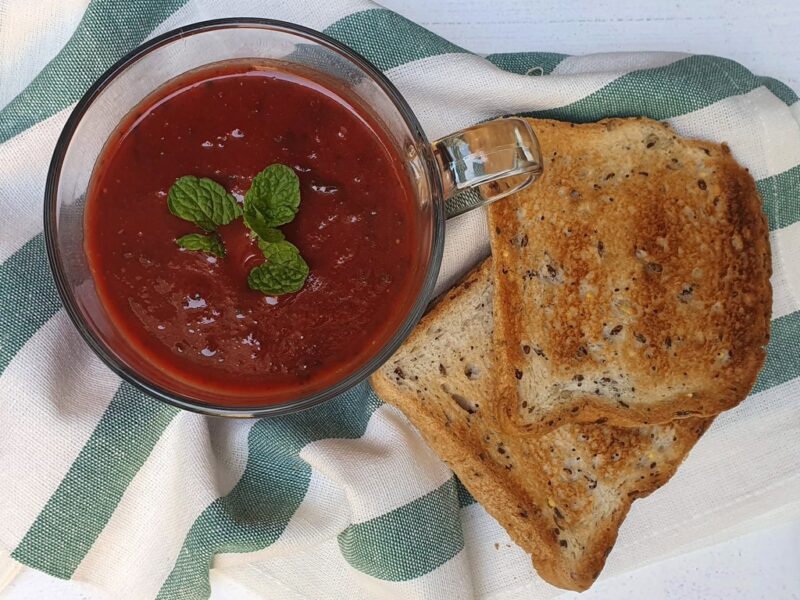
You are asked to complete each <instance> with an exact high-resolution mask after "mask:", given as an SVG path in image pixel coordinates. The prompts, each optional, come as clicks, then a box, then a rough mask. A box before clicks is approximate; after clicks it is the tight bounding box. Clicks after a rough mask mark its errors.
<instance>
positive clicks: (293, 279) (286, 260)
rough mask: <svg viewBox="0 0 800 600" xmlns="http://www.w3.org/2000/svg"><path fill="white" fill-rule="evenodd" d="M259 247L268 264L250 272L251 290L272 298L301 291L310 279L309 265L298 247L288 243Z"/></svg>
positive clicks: (268, 244)
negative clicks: (308, 278) (307, 279)
mask: <svg viewBox="0 0 800 600" xmlns="http://www.w3.org/2000/svg"><path fill="white" fill-rule="evenodd" d="M259 246H261V249H262V251H263V252H264V257H265V258H266V259H267V262H265V263H264V264H262V265H259V266H257V267H256V268H254V269H253V270H252V271H250V275H248V276H247V284H248V285H249V286H250V288H251V289H254V290H257V291H259V292H262V293H264V294H268V295H270V296H279V295H281V294H290V293H292V292H297V291H299V290H300V289H301V288H302V287H303V284H304V283H305V282H306V278H307V277H308V265H307V264H306V261H304V260H303V257H301V256H300V251H299V250H298V249H297V247H296V246H295V245H294V244H291V243H289V242H287V241H282V242H275V243H272V244H270V243H267V244H264V245H263V246H262V245H261V244H259Z"/></svg>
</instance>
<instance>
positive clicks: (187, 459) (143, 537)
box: [73, 412, 256, 599]
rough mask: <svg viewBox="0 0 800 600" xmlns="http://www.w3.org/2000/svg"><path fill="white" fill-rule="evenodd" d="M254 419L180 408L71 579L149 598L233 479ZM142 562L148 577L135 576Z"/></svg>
mask: <svg viewBox="0 0 800 600" xmlns="http://www.w3.org/2000/svg"><path fill="white" fill-rule="evenodd" d="M255 423H256V421H255V420H254V419H251V420H246V421H243V420H238V419H237V420H234V419H229V420H225V419H206V418H203V417H201V416H199V415H196V414H194V413H189V412H180V413H179V414H178V415H177V416H176V417H175V418H174V419H173V420H172V421H171V422H170V424H169V425H168V426H167V428H166V430H165V431H164V433H163V434H162V435H161V438H160V439H159V440H158V442H157V443H156V445H155V446H154V448H153V451H152V453H151V454H150V456H149V458H148V459H147V461H146V462H145V463H144V465H143V466H142V468H141V469H140V470H139V472H138V473H137V474H136V476H135V477H134V478H133V480H132V481H131V483H130V485H129V486H128V488H127V489H126V490H125V493H124V495H123V496H122V499H121V501H120V503H119V505H117V508H116V509H115V511H114V513H113V515H112V516H111V519H109V521H108V524H107V525H106V527H105V528H104V529H103V531H102V532H101V534H100V536H99V537H98V538H97V540H96V541H95V543H94V544H93V545H92V548H91V549H90V550H89V553H88V554H87V555H86V556H85V557H84V559H83V561H82V562H81V564H80V565H79V566H78V568H77V570H76V571H75V574H74V575H73V578H74V579H78V580H84V581H91V582H92V583H93V584H94V585H97V586H99V587H100V588H102V589H103V590H105V591H107V592H109V593H110V594H111V596H112V597H114V598H132V599H133V598H153V597H155V596H156V595H157V594H158V591H159V589H160V587H161V584H162V583H163V582H164V580H165V579H166V578H167V577H168V576H169V574H170V571H172V568H173V566H174V564H175V561H176V559H177V557H178V554H179V553H180V551H181V548H182V546H183V541H184V539H185V538H186V534H187V533H188V531H189V529H190V528H191V526H192V524H193V523H194V522H195V520H196V519H197V517H198V516H200V514H201V513H202V512H203V511H204V510H205V509H206V507H207V506H208V505H209V504H211V503H212V502H213V501H214V500H216V499H217V498H218V497H220V496H225V495H226V494H228V492H230V491H231V489H233V487H234V486H235V485H236V483H237V482H238V481H239V478H240V477H241V475H242V473H243V472H244V469H245V466H246V464H247V437H248V435H249V433H250V429H251V428H252V427H253V425H255ZM143 498H149V500H148V501H147V502H142V499H143ZM153 532H157V535H153ZM142 565H148V567H149V568H148V573H147V575H148V576H147V577H142V576H141V569H142Z"/></svg>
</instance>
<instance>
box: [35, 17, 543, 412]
mask: <svg viewBox="0 0 800 600" xmlns="http://www.w3.org/2000/svg"><path fill="white" fill-rule="evenodd" d="M234 59H238V60H242V59H252V60H254V61H261V62H263V61H280V62H281V63H282V64H287V63H288V64H291V65H293V66H294V67H296V68H298V69H302V70H303V73H304V75H305V76H306V77H310V78H312V79H314V78H315V77H318V82H319V83H320V84H322V85H326V82H327V84H330V85H333V86H334V89H335V90H336V89H344V90H346V91H347V93H348V95H349V96H352V97H353V98H355V99H356V100H357V101H358V102H359V104H360V105H362V106H363V107H368V109H369V110H370V111H371V112H372V113H373V114H372V116H373V117H374V118H375V119H376V120H377V121H378V122H379V123H380V124H381V126H382V127H383V129H384V132H385V133H386V134H387V137H388V138H389V139H390V140H391V141H392V143H393V144H394V145H395V150H396V153H397V155H398V156H399V157H402V158H403V159H404V161H405V167H406V173H407V175H408V177H409V180H410V181H411V182H412V184H413V185H412V187H413V190H414V192H415V202H416V218H417V226H418V231H419V232H420V234H419V248H418V253H417V256H416V258H415V261H414V262H415V264H412V265H409V269H410V270H411V273H413V275H412V276H413V277H414V281H413V289H414V290H415V291H416V294H414V295H413V297H412V298H411V299H410V300H409V301H408V302H407V305H406V306H399V307H398V310H399V311H401V316H402V318H401V319H399V320H398V321H397V326H396V327H395V328H394V329H393V331H391V332H390V333H389V334H387V336H386V339H382V340H380V343H378V344H376V350H375V352H374V353H373V354H372V355H371V356H369V357H368V359H366V360H364V361H363V364H360V365H357V366H356V367H354V368H353V369H352V370H351V371H350V372H349V373H346V374H344V375H343V376H342V377H341V378H340V379H339V380H338V381H337V382H335V383H334V384H332V385H328V386H326V387H325V389H320V390H317V391H312V392H310V393H306V394H304V395H298V396H297V397H296V398H292V399H290V400H289V401H285V402H281V403H277V404H276V403H271V402H270V400H269V398H268V397H265V398H264V401H263V404H259V403H258V402H253V400H252V399H249V400H248V403H247V404H246V405H241V404H240V403H239V401H238V400H237V398H236V397H226V396H225V394H224V393H220V392H214V393H213V394H211V393H209V392H207V391H206V390H203V389H202V388H199V387H197V388H195V387H192V386H190V385H187V384H185V383H182V382H180V381H177V380H174V379H172V378H171V377H170V376H169V375H166V374H165V373H163V372H162V371H161V370H159V369H158V368H156V366H154V365H152V364H150V363H149V362H148V361H147V360H146V359H144V358H143V357H142V356H140V355H139V354H138V353H137V352H136V351H135V350H134V349H133V348H132V347H131V346H130V344H129V343H128V342H127V341H126V340H125V338H124V337H123V336H122V335H121V334H120V333H119V332H118V331H117V329H116V328H115V326H114V323H113V322H112V321H111V319H110V318H109V317H108V315H107V314H106V312H105V310H104V308H103V306H102V303H101V301H100V299H99V297H98V294H97V291H96V289H95V285H94V281H93V279H92V275H91V273H90V270H89V265H88V261H87V257H86V254H85V251H84V209H85V205H86V194H87V189H88V187H89V184H90V181H91V178H92V173H93V170H94V167H95V163H96V162H97V159H98V157H99V156H100V154H101V152H102V150H103V147H104V145H105V143H106V140H107V139H108V138H109V136H110V135H111V133H112V132H113V131H114V130H115V128H116V127H117V125H118V124H119V123H120V121H122V119H123V118H124V117H125V116H126V115H127V114H128V113H129V112H130V111H131V110H132V109H133V108H134V107H136V106H137V105H138V104H139V103H140V102H141V101H142V100H143V99H144V98H145V97H147V96H148V95H149V94H151V93H152V92H153V91H154V90H156V89H157V88H159V87H160V86H162V85H163V84H165V83H166V82H168V81H170V80H171V79H173V78H175V77H177V76H179V75H181V74H183V73H185V72H187V71H190V70H192V69H196V68H199V67H203V66H206V65H209V64H212V63H216V62H219V61H228V60H234ZM541 164H542V162H541V157H540V153H539V147H538V143H537V141H536V137H535V135H534V134H533V132H532V131H531V129H530V127H529V126H528V124H527V123H526V122H525V121H524V120H522V119H515V118H509V119H500V120H497V121H491V122H488V123H484V124H479V125H476V126H475V127H471V128H469V129H465V130H462V131H459V132H457V133H454V134H452V135H450V136H447V137H445V138H443V139H440V140H437V141H435V142H433V143H430V142H429V141H428V140H427V139H426V137H425V134H424V133H423V131H422V128H421V127H420V125H419V123H418V122H417V119H416V117H415V116H414V114H413V113H412V111H411V109H410V108H409V106H408V104H407V103H406V102H405V100H404V99H403V98H402V96H401V95H400V94H399V93H398V91H397V90H396V89H395V87H394V86H393V85H392V84H391V83H390V82H389V80H388V79H386V77H384V76H383V74H381V73H380V72H379V71H378V70H377V69H376V68H375V67H374V66H372V65H371V64H370V63H369V62H368V61H367V60H365V59H364V58H363V57H361V56H359V55H358V54H356V53H355V52H354V51H352V50H351V49H349V48H347V47H346V46H344V45H342V44H340V43H339V42H337V41H335V40H333V39H331V38H329V37H327V36H325V35H323V34H321V33H318V32H316V31H312V30H310V29H307V28H304V27H301V26H299V25H294V24H291V23H285V22H280V21H270V20H265V19H244V18H236V19H222V20H216V21H206V22H203V23H197V24H194V25H190V26H187V27H183V28H180V29H177V30H174V31H171V32H169V33H165V34H164V35H161V36H159V37H157V38H155V39H153V40H151V41H149V42H147V43H146V44H144V45H142V46H140V47H139V48H137V49H136V50H134V51H133V52H131V53H130V54H129V55H128V56H126V57H124V58H123V59H122V60H120V61H119V62H118V63H117V64H116V65H114V66H113V67H111V68H110V69H109V70H108V71H107V72H106V73H105V74H104V75H103V76H102V77H100V79H99V80H98V81H97V82H96V83H95V84H94V85H93V86H92V87H91V88H90V89H89V90H88V91H87V92H86V94H85V95H84V97H83V98H82V99H81V101H80V102H79V103H78V105H77V106H76V108H75V110H74V111H73V113H72V115H71V116H70V118H69V120H68V121H67V124H66V126H65V128H64V131H63V132H62V134H61V137H60V138H59V140H58V144H57V145H56V149H55V153H54V155H53V159H52V162H51V165H50V171H49V173H48V178H47V186H46V190H45V201H44V202H45V205H44V221H45V223H44V231H45V238H46V242H47V252H48V258H49V261H50V266H51V268H52V271H53V275H54V277H55V281H56V285H57V288H58V291H59V294H60V296H61V299H62V301H63V303H64V306H65V308H66V310H67V312H68V313H69V315H70V318H71V319H72V321H73V322H74V324H75V326H76V327H77V328H78V330H79V331H80V333H81V335H82V336H83V338H84V339H85V340H86V342H87V343H88V344H89V345H90V346H91V347H92V349H93V350H94V351H95V352H96V353H97V355H98V356H99V357H100V358H101V359H102V360H103V361H104V362H105V363H106V364H107V365H108V366H109V367H110V368H111V369H112V370H113V371H115V372H116V373H117V374H118V375H120V376H121V377H122V378H123V379H125V380H127V381H129V382H130V383H132V384H134V385H136V386H138V387H139V388H141V389H143V390H144V391H145V392H147V393H149V394H151V395H152V396H154V397H156V398H159V399H160V400H163V401H165V402H168V403H170V404H173V405H176V406H178V407H180V408H183V409H187V410H193V411H197V412H201V413H205V414H210V415H217V416H236V417H252V416H265V415H273V414H282V413H286V412H292V411H295V410H300V409H304V408H307V407H310V406H313V405H315V404H318V403H320V402H323V401H325V400H327V399H330V398H332V397H334V396H336V395H337V394H340V393H341V392H343V391H345V390H347V389H349V388H350V387H352V386H354V385H356V384H357V383H359V382H360V381H362V380H363V379H365V378H366V377H368V376H369V375H370V374H371V373H372V372H373V371H375V370H376V369H377V368H378V367H380V365H381V364H383V363H384V362H385V361H386V360H387V359H388V358H389V357H390V356H391V355H392V353H393V352H394V351H395V350H396V349H397V348H398V346H399V345H400V344H401V343H402V342H403V340H404V339H405V338H406V337H407V336H408V334H409V333H410V331H411V329H412V328H413V326H414V325H415V324H416V322H417V321H418V320H419V319H420V317H421V316H422V314H423V312H424V310H425V308H426V306H427V305H428V303H429V301H430V300H431V294H432V292H433V288H434V284H435V282H436V278H437V275H438V273H439V267H440V264H441V258H442V249H443V241H444V223H445V218H446V216H453V215H455V214H461V213H462V212H465V211H466V210H470V209H472V208H475V207H477V206H482V205H485V204H488V203H490V202H493V201H495V200H498V199H499V198H502V197H503V196H506V195H508V194H510V193H512V192H514V191H517V190H519V189H521V188H523V187H525V186H526V185H528V184H529V183H530V182H531V181H533V180H534V179H535V178H536V177H537V176H538V175H539V174H540V173H541ZM459 192H465V193H461V194H459ZM454 197H455V198H454ZM451 198H452V200H450V202H449V203H448V202H447V201H448V199H451ZM237 404H240V405H237Z"/></svg>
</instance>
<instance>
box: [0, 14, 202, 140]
mask: <svg viewBox="0 0 800 600" xmlns="http://www.w3.org/2000/svg"><path fill="white" fill-rule="evenodd" d="M186 1H187V0H92V2H91V3H90V4H89V7H88V8H87V9H86V13H85V14H84V15H83V18H82V19H81V22H80V23H79V24H78V28H77V29H76V30H75V33H73V34H72V37H71V38H70V39H69V41H68V42H67V43H66V44H65V45H64V47H63V48H62V49H61V50H60V51H59V53H58V54H57V55H56V56H55V57H54V58H53V60H51V61H50V62H49V63H48V64H47V66H45V68H44V69H42V70H41V72H39V74H38V75H37V76H36V77H35V78H34V79H33V81H31V83H30V84H29V85H28V86H27V87H26V88H25V89H24V90H23V91H22V92H20V93H19V94H18V95H17V96H16V97H15V98H14V99H13V100H12V101H11V102H9V103H8V105H6V107H5V108H4V109H3V110H2V111H0V143H3V142H5V141H7V140H9V139H11V138H12V137H14V136H15V135H17V134H19V133H20V132H22V131H24V130H25V129H27V128H29V127H31V126H32V125H35V124H36V123H39V122H40V121H43V120H45V119H46V118H48V117H51V116H53V115H54V114H55V113H57V112H58V111H60V110H63V109H65V108H66V107H68V106H69V105H70V104H72V103H73V102H76V101H77V100H78V99H79V98H80V97H81V96H82V95H83V93H84V92H85V91H86V90H87V89H88V88H89V86H90V85H92V83H94V81H95V80H96V79H97V78H98V77H99V76H100V75H101V74H102V73H103V72H104V71H105V70H106V69H108V67H110V66H111V65H112V64H114V62H116V61H117V60H119V59H120V58H121V57H122V56H123V55H125V54H126V53H127V52H129V51H130V50H132V49H133V48H135V47H136V46H137V45H139V44H140V43H141V42H142V41H144V39H145V38H146V37H147V36H148V35H149V34H150V33H151V32H152V31H153V29H155V28H156V27H157V26H158V25H160V24H161V23H162V21H164V19H166V18H167V17H168V16H169V15H171V14H172V13H174V12H175V11H176V10H178V8H180V7H181V6H183V5H184V4H185V3H186Z"/></svg>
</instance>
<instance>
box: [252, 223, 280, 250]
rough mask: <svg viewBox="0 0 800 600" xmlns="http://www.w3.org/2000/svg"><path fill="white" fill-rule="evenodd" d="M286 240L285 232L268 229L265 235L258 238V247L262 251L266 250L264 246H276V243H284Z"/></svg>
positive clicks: (264, 232)
mask: <svg viewBox="0 0 800 600" xmlns="http://www.w3.org/2000/svg"><path fill="white" fill-rule="evenodd" d="M285 239H286V236H285V235H283V232H282V231H281V230H280V229H275V228H274V227H267V228H266V229H264V231H263V235H259V236H258V246H259V248H261V250H262V251H263V250H264V246H262V244H274V243H276V242H282V241H283V240H285Z"/></svg>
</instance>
